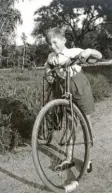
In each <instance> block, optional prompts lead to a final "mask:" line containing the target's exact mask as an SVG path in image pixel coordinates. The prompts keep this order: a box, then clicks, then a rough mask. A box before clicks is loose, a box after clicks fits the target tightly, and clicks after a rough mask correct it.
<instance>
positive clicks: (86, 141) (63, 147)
mask: <svg viewBox="0 0 112 193" xmlns="http://www.w3.org/2000/svg"><path fill="white" fill-rule="evenodd" d="M54 112H55V116H54ZM56 116H57V117H56ZM72 117H73V120H72ZM45 120H47V122H48V124H49V127H50V130H52V131H51V132H52V140H51V142H50V144H48V145H46V144H45V143H44V144H42V143H40V141H39V140H38V132H39V130H40V128H41V127H42V126H43V125H44V124H43V122H44V121H45ZM72 121H73V122H72ZM51 126H52V129H51ZM71 149H72V160H74V165H73V166H71V167H69V168H64V169H63V170H61V169H60V170H59V171H58V170H56V168H57V166H58V165H59V164H60V163H61V162H63V160H66V159H67V157H68V156H69V154H70V151H71ZM89 151H90V137H89V132H88V123H87V120H86V118H85V116H84V115H83V114H82V112H81V111H80V109H79V108H78V107H77V106H76V105H75V104H73V116H72V113H71V109H70V104H69V101H68V100H66V99H56V100H53V101H51V102H49V103H47V104H46V105H45V106H44V107H43V108H42V109H41V111H40V113H39V114H38V116H37V118H36V121H35V124H34V127H33V133H32V155H33V161H34V165H35V168H36V171H37V173H38V175H39V177H40V178H41V180H42V181H43V182H44V184H45V185H46V186H48V187H49V188H50V189H51V190H52V191H54V192H56V193H59V192H62V193H64V192H70V190H71V191H73V190H74V189H75V187H76V186H74V187H73V186H72V185H71V182H73V181H75V182H78V181H79V180H80V179H81V177H82V176H83V174H84V173H85V171H86V169H87V165H88V161H89ZM72 184H73V183H72ZM71 187H72V188H71ZM73 188H74V189H73Z"/></svg>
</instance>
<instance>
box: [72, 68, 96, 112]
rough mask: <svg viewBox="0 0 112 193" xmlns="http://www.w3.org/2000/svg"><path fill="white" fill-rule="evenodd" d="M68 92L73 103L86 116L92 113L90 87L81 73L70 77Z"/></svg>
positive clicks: (93, 108) (92, 102) (92, 103)
mask: <svg viewBox="0 0 112 193" xmlns="http://www.w3.org/2000/svg"><path fill="white" fill-rule="evenodd" d="M70 91H71V93H72V97H73V101H74V102H75V103H76V104H77V105H78V106H79V107H80V108H81V109H82V111H83V112H84V113H85V114H86V115H89V114H91V113H93V112H94V110H95V107H94V98H93V95H92V90H91V86H90V83H89V80H88V79H87V77H86V76H85V74H84V72H83V71H81V72H79V73H77V74H76V75H75V76H73V77H71V83H70Z"/></svg>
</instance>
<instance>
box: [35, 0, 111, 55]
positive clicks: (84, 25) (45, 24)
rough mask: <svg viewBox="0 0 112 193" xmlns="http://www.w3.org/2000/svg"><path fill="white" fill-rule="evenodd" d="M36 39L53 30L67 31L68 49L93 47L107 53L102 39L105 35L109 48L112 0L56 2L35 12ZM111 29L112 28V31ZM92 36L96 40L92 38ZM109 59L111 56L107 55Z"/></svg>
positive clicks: (60, 0)
mask: <svg viewBox="0 0 112 193" xmlns="http://www.w3.org/2000/svg"><path fill="white" fill-rule="evenodd" d="M35 16H36V18H35V24H36V25H35V28H34V30H33V35H34V36H35V37H38V39H39V38H42V37H43V36H44V37H46V33H45V31H46V30H47V29H49V28H52V27H56V26H59V27H63V28H64V29H66V38H67V40H68V41H67V46H68V47H71V46H74V45H75V46H78V47H82V48H85V47H86V48H87V47H89V46H90V47H92V48H99V49H100V50H103V48H104V46H103V48H102V45H101V47H100V44H101V40H100V41H99V37H100V35H101V34H102V30H103V32H104V33H103V34H102V39H103V38H104V41H103V42H105V44H106V45H107V47H106V48H105V51H106V49H107V48H109V49H110V50H112V48H110V47H109V41H110V38H111V36H110V34H111V30H109V28H110V29H112V5H111V0H108V2H107V3H105V0H99V1H98V0H53V1H52V2H51V4H50V5H49V6H43V7H41V8H39V9H38V10H37V11H36V12H35ZM109 26H110V27H109ZM91 34H92V38H91ZM94 34H96V35H95V36H94ZM106 55H107V54H106Z"/></svg>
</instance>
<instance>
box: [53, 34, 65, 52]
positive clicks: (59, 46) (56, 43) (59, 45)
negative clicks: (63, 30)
mask: <svg viewBox="0 0 112 193" xmlns="http://www.w3.org/2000/svg"><path fill="white" fill-rule="evenodd" d="M65 42H66V39H65V38H64V37H55V36H54V37H51V39H50V44H51V47H52V49H53V51H54V52H55V53H56V54H59V53H60V52H62V51H63V49H64V48H65Z"/></svg>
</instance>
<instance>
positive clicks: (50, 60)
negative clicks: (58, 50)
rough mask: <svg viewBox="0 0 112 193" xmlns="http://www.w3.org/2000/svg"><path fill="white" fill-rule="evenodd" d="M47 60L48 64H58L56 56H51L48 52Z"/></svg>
mask: <svg viewBox="0 0 112 193" xmlns="http://www.w3.org/2000/svg"><path fill="white" fill-rule="evenodd" d="M47 62H48V63H49V64H50V65H53V66H55V65H57V64H58V58H57V57H55V56H53V55H52V54H49V56H48V59H47Z"/></svg>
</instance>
